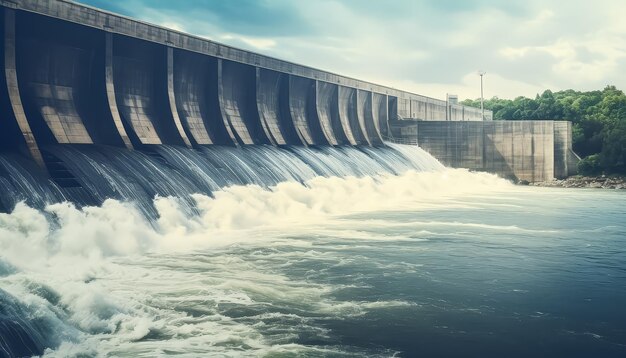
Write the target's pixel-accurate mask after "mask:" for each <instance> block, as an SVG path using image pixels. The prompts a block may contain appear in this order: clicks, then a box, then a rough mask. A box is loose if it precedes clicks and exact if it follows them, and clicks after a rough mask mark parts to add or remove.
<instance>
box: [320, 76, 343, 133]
mask: <svg viewBox="0 0 626 358" xmlns="http://www.w3.org/2000/svg"><path fill="white" fill-rule="evenodd" d="M336 90H337V88H336V86H335V85H333V84H330V83H326V82H320V81H317V80H316V81H315V109H316V111H317V118H318V119H319V122H320V127H321V129H322V134H324V137H326V140H327V141H328V143H329V144H330V145H337V144H338V142H337V138H336V137H335V133H334V132H333V127H332V122H331V117H332V113H331V112H332V109H333V100H334V99H335V98H336V96H335V91H336Z"/></svg>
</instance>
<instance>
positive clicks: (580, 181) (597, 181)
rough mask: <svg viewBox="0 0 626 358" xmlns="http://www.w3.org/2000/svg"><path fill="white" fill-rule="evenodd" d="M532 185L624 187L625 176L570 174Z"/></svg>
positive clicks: (625, 182) (625, 184)
mask: <svg viewBox="0 0 626 358" xmlns="http://www.w3.org/2000/svg"><path fill="white" fill-rule="evenodd" d="M529 185H532V186H545V187H553V188H598V189H626V177H608V176H604V175H603V176H600V177H585V176H580V175H576V176H571V177H569V178H566V179H557V180H552V181H546V182H536V183H530V184H529Z"/></svg>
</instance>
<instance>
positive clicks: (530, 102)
mask: <svg viewBox="0 0 626 358" xmlns="http://www.w3.org/2000/svg"><path fill="white" fill-rule="evenodd" d="M462 104H464V105H467V106H472V107H478V108H480V99H476V100H470V99H468V100H465V101H463V102H462ZM484 105H485V108H486V109H489V110H491V111H493V118H494V120H524V119H525V120H548V119H553V120H568V121H571V122H572V123H573V129H572V132H573V133H572V134H573V148H574V151H575V152H576V153H577V154H578V155H579V156H580V157H581V158H583V160H582V161H581V162H580V163H579V165H578V169H579V173H580V174H583V175H599V174H626V95H625V94H624V92H623V91H621V90H618V89H617V88H615V86H607V87H606V88H604V89H603V90H601V91H589V92H580V91H574V90H571V89H570V90H565V91H559V92H552V91H550V90H546V91H545V92H543V93H542V94H540V95H539V94H538V95H537V96H536V97H535V98H534V99H532V98H527V97H517V98H515V99H513V100H510V99H500V98H498V97H493V98H491V99H487V100H485V103H484Z"/></svg>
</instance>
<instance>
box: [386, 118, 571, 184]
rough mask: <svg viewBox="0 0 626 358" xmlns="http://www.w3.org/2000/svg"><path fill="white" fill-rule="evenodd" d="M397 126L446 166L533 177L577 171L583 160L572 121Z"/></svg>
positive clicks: (400, 123)
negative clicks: (574, 147) (575, 149)
mask: <svg viewBox="0 0 626 358" xmlns="http://www.w3.org/2000/svg"><path fill="white" fill-rule="evenodd" d="M392 130H393V132H394V136H395V137H396V138H402V139H404V140H406V141H409V140H411V142H412V143H417V144H418V145H419V146H420V147H421V148H423V149H424V150H426V151H427V152H429V153H430V154H431V155H433V156H434V157H435V158H437V159H438V160H439V161H441V162H442V163H443V164H444V165H446V166H450V167H454V168H468V169H472V170H477V171H486V172H490V173H495V174H498V175H500V176H502V177H505V178H512V179H517V180H525V181H528V182H539V181H549V180H552V179H554V178H564V177H567V176H569V175H574V174H576V165H577V162H578V160H579V158H578V156H577V155H576V154H575V153H574V152H573V151H572V140H571V138H572V127H571V122H567V121H484V122H453V121H447V122H438V121H396V122H392Z"/></svg>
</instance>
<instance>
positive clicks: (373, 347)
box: [0, 165, 626, 357]
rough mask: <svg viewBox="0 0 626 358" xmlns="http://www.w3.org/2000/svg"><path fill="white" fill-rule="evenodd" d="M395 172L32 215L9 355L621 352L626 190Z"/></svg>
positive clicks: (5, 311)
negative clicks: (145, 205) (147, 206)
mask: <svg viewBox="0 0 626 358" xmlns="http://www.w3.org/2000/svg"><path fill="white" fill-rule="evenodd" d="M398 171H399V172H401V173H381V174H376V175H357V176H343V177H341V176H340V177H337V176H333V175H328V176H315V175H311V177H310V178H307V179H306V180H301V181H298V180H290V181H285V182H281V183H273V184H272V185H268V186H259V185H255V184H254V183H253V184H249V185H233V186H228V187H225V188H224V189H222V190H216V191H214V192H212V194H211V195H204V194H193V195H192V196H191V197H190V199H186V200H181V199H178V198H176V197H161V196H158V197H156V198H155V199H154V200H153V203H152V204H153V205H152V206H153V208H154V211H155V212H156V215H146V211H150V210H152V209H150V210H147V209H145V208H143V209H142V207H140V206H138V205H137V204H134V203H133V202H132V201H131V200H120V201H118V200H107V201H105V202H104V203H103V204H102V205H96V206H85V207H80V208H77V207H75V206H73V205H72V204H68V203H57V204H49V205H47V206H45V207H42V208H33V207H32V205H31V206H29V205H28V204H26V203H24V202H22V203H18V204H17V205H16V206H15V208H14V209H13V210H11V212H10V213H7V214H0V357H2V356H9V357H11V356H23V355H33V354H35V355H37V354H42V353H43V354H44V355H46V356H51V357H54V356H59V357H66V356H83V357H84V356H127V357H138V356H145V357H148V356H164V355H179V356H188V357H198V356H211V357H213V356H215V357H240V356H255V357H256V356H267V357H292V356H293V357H299V356H310V357H318V356H328V357H367V356H372V357H379V356H383V357H386V356H401V357H416V356H423V357H434V356H474V357H479V356H480V357H483V356H502V357H504V356H506V357H530V356H532V357H538V356H545V357H555V356H564V357H565V356H567V357H577V356H579V357H624V356H626V308H625V307H624V303H625V302H626V205H625V199H626V195H625V193H624V192H618V191H604V190H582V189H576V190H572V189H551V188H531V187H520V186H514V185H513V184H511V183H509V182H507V181H504V180H502V179H499V178H497V177H495V176H493V175H489V174H483V173H470V172H468V171H465V170H458V169H445V168H442V167H440V166H437V165H431V166H430V167H429V168H428V169H427V170H422V171H417V170H413V169H410V170H407V169H403V170H398ZM189 201H191V202H192V206H193V208H194V210H192V211H190V210H189V209H188V206H189Z"/></svg>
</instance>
